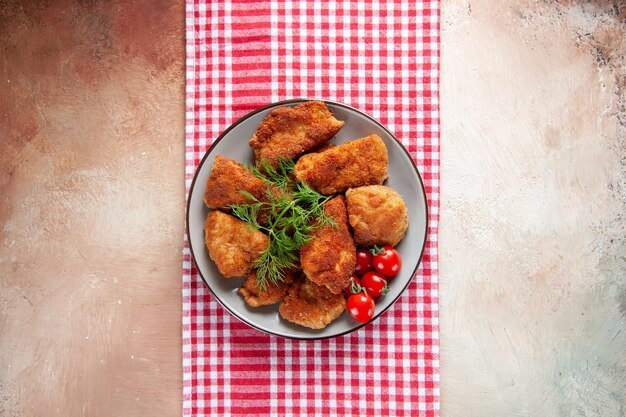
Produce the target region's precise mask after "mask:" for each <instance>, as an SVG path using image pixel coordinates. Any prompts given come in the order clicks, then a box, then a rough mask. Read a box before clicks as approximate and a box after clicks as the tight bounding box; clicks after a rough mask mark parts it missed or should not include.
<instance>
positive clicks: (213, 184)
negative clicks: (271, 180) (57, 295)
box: [204, 155, 267, 210]
mask: <svg viewBox="0 0 626 417" xmlns="http://www.w3.org/2000/svg"><path fill="white" fill-rule="evenodd" d="M241 191H247V192H249V193H250V194H252V195H253V196H254V197H255V198H256V199H258V200H259V201H266V199H267V197H266V194H267V184H266V183H265V182H263V180H261V179H259V178H257V177H255V176H254V175H253V174H252V173H250V172H248V171H246V170H245V169H244V167H243V165H241V164H240V163H239V162H235V161H233V160H231V159H228V158H226V157H224V156H221V155H218V156H216V157H215V161H214V162H213V166H212V167H211V174H210V175H209V180H208V181H207V183H206V191H205V193H204V203H205V204H206V205H207V206H208V207H209V208H212V209H222V210H227V209H228V206H229V205H231V204H245V203H251V202H252V200H251V199H249V198H248V197H246V196H245V195H243V194H242V193H241Z"/></svg>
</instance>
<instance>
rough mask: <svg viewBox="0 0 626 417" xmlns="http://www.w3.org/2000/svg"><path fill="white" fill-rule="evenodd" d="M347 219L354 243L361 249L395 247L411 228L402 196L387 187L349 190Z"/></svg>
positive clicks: (370, 186) (347, 195) (347, 193)
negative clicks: (374, 246)
mask: <svg viewBox="0 0 626 417" xmlns="http://www.w3.org/2000/svg"><path fill="white" fill-rule="evenodd" d="M346 201H347V202H348V220H349V221H350V225H351V226H352V229H353V230H354V242H355V243H356V244H357V245H361V246H373V245H391V246H396V245H397V244H398V243H400V241H401V240H402V238H403V237H404V233H405V232H406V229H407V228H408V227H409V217H408V210H407V208H406V205H405V204H404V200H402V196H401V195H400V194H398V193H397V192H396V191H395V190H394V189H392V188H389V187H387V186H385V185H368V186H365V187H358V188H350V189H349V190H348V191H346Z"/></svg>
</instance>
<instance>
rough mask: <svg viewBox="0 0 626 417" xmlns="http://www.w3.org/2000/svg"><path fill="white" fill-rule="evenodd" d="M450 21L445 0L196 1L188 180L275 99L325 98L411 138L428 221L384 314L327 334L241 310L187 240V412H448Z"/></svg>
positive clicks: (190, 46)
mask: <svg viewBox="0 0 626 417" xmlns="http://www.w3.org/2000/svg"><path fill="white" fill-rule="evenodd" d="M439 27H440V13H439V1H421V0H413V1H400V0H398V1H368V0H361V1H263V2H250V1H233V0H231V1H214V2H208V1H196V0H188V1H187V7H186V32H187V48H186V51H187V52H186V56H187V88H186V115H187V123H186V158H187V163H186V173H185V179H186V185H187V190H189V186H190V185H191V180H192V178H193V174H194V171H195V168H196V166H197V165H198V163H199V161H200V159H201V158H202V156H203V154H204V153H205V152H206V150H207V149H208V147H209V146H210V145H211V142H212V140H214V139H215V138H216V137H217V136H218V135H219V134H220V133H221V132H222V131H223V130H224V129H225V128H226V127H227V126H228V125H229V124H231V123H232V122H233V121H235V120H236V119H238V118H239V117H241V116H243V115H244V114H246V113H247V112H249V111H251V110H254V109H256V108H258V107H260V106H263V105H266V104H269V103H271V102H275V101H279V100H284V99H289V98H299V97H315V98H324V99H329V100H334V101H339V102H343V103H346V104H349V105H351V106H354V107H356V108H358V109H361V110H363V111H365V112H366V113H369V114H370V115H372V116H373V117H374V118H376V119H378V120H379V121H381V122H382V123H383V124H384V125H386V126H387V127H388V128H389V129H390V130H391V131H392V132H393V133H394V134H395V135H396V136H397V137H398V139H399V140H401V141H402V143H403V144H404V146H405V147H406V148H407V149H408V151H409V153H410V154H411V156H412V157H413V159H414V161H415V163H416V165H417V167H418V170H419V172H420V174H421V175H422V178H423V179H424V185H425V186H426V192H427V196H428V200H429V213H430V218H429V220H428V224H429V233H428V241H427V244H426V250H425V252H424V257H423V260H422V264H421V266H420V268H419V269H418V271H417V274H416V276H415V278H414V279H413V282H412V283H411V285H410V286H409V288H408V289H407V291H406V292H405V293H404V294H403V295H402V296H401V297H400V298H399V299H398V301H397V302H396V303H395V304H394V305H393V306H392V307H391V308H390V309H389V310H388V311H387V312H386V313H385V314H383V315H382V316H381V317H380V318H379V319H378V320H376V321H375V322H374V323H371V324H369V325H367V326H365V327H364V328H362V329H360V330H358V331H356V332H353V333H351V334H348V335H346V336H341V337H337V338H334V339H329V340H318V341H297V340H287V339H283V338H280V337H275V336H269V335H266V334H264V333H261V332H259V331H257V330H255V329H252V328H250V327H248V326H247V325H246V324H244V323H242V322H240V321H239V320H237V319H236V318H234V317H232V316H231V315H230V314H229V313H228V312H227V311H226V310H224V309H223V308H222V307H221V306H220V305H219V304H218V303H217V302H216V301H215V300H214V299H213V298H212V296H211V295H210V293H209V290H208V289H207V288H206V286H205V284H204V283H203V281H202V280H201V278H200V277H199V276H198V274H197V271H196V269H195V267H194V266H193V265H192V261H191V257H190V254H189V249H188V245H187V242H185V247H184V265H183V381H184V388H183V415H184V416H189V415H193V416H216V415H237V416H318V415H319V416H321V415H329V416H335V415H338V416H357V415H358V416H365V415H367V416H374V415H375V416H418V415H419V416H436V415H437V414H438V410H439V330H438V329H439V311H438V292H437V291H438V290H437V289H438V281H437V280H438V263H437V227H438V225H437V223H438V217H439V101H438V100H439V41H440V38H439ZM416 250H417V249H416Z"/></svg>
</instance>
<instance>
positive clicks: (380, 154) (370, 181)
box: [293, 135, 387, 194]
mask: <svg viewBox="0 0 626 417" xmlns="http://www.w3.org/2000/svg"><path fill="white" fill-rule="evenodd" d="M293 172H294V175H295V176H296V178H297V179H298V181H303V182H306V183H307V184H308V185H309V186H310V187H311V188H313V189H314V190H316V191H318V192H320V193H322V194H337V193H342V192H344V191H346V190H347V189H348V188H354V187H361V186H364V185H380V184H382V183H383V181H385V180H386V179H387V147H386V146H385V143H384V142H383V140H382V139H381V138H380V136H378V135H369V136H366V137H364V138H361V139H356V140H353V141H350V142H346V143H344V144H343V145H339V146H336V147H334V148H330V149H327V150H325V151H323V152H320V153H311V154H307V155H304V156H302V158H300V159H299V160H298V162H297V163H296V166H295V168H294V170H293Z"/></svg>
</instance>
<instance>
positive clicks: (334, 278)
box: [300, 195, 356, 294]
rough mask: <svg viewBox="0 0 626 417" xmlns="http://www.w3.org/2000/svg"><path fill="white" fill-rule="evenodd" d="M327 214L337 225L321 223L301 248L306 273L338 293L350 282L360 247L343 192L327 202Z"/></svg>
mask: <svg viewBox="0 0 626 417" xmlns="http://www.w3.org/2000/svg"><path fill="white" fill-rule="evenodd" d="M324 213H326V215H327V216H329V217H331V218H332V219H334V220H335V223H336V226H332V225H327V226H321V227H319V228H318V229H316V230H315V231H314V232H313V239H312V240H311V241H309V242H308V243H306V244H305V245H304V246H302V248H301V249H300V262H301V264H302V270H303V271H304V273H305V274H306V276H307V277H308V278H309V279H310V280H311V281H313V282H315V283H316V284H318V285H323V286H325V287H327V288H328V289H329V290H330V291H331V292H333V293H335V294H339V293H341V291H342V290H343V289H344V288H345V287H346V286H347V285H348V283H349V282H350V276H351V275H352V273H353V272H354V267H355V263H356V246H355V244H354V240H353V239H352V235H351V234H350V229H349V228H348V214H347V210H346V202H345V197H344V196H342V195H339V196H337V197H335V198H333V199H332V200H330V201H328V202H327V203H326V204H325V205H324Z"/></svg>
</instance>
